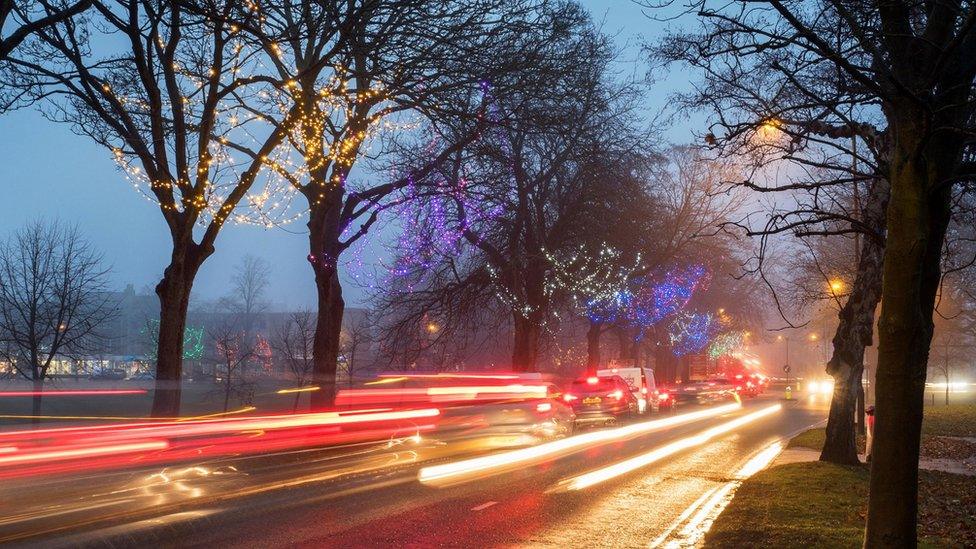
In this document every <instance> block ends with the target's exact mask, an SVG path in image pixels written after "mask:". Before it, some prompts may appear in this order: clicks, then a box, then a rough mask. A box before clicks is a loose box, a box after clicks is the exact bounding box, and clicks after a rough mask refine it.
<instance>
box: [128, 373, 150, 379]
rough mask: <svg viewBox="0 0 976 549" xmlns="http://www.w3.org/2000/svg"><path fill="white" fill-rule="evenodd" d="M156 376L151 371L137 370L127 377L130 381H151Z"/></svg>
mask: <svg viewBox="0 0 976 549" xmlns="http://www.w3.org/2000/svg"><path fill="white" fill-rule="evenodd" d="M155 379H156V376H154V375H153V374H152V372H138V373H136V374H134V375H133V376H132V377H130V378H129V380H130V381H153V380H155Z"/></svg>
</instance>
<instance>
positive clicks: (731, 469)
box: [0, 395, 826, 548]
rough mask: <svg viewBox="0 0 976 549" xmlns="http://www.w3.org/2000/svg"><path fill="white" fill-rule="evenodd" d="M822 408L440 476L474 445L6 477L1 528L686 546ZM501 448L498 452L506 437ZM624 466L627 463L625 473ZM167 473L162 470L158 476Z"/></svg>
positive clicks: (770, 399)
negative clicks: (435, 480) (445, 479)
mask: <svg viewBox="0 0 976 549" xmlns="http://www.w3.org/2000/svg"><path fill="white" fill-rule="evenodd" d="M776 404H782V409H781V410H778V411H775V413H770V414H768V415H765V416H763V417H760V418H758V419H755V420H754V421H750V422H748V423H745V424H742V425H737V426H734V428H730V429H728V430H727V432H726V431H722V430H721V429H719V430H718V431H716V430H715V429H716V428H717V427H720V426H722V425H731V424H730V423H729V422H734V421H735V420H737V419H741V418H745V417H746V416H748V415H750V414H753V413H755V412H757V411H759V410H764V409H766V408H768V407H770V406H774V405H776ZM684 412H685V411H684V410H682V411H680V412H679V413H684ZM825 415H826V408H825V407H824V405H823V404H822V403H819V404H817V403H809V402H805V401H783V400H781V399H780V398H779V395H767V396H763V397H759V398H756V399H749V400H747V401H746V402H744V403H743V407H742V409H741V410H737V411H734V412H732V413H728V414H723V415H721V416H717V417H711V418H708V419H703V420H700V421H695V422H691V423H687V424H683V425H679V426H674V427H668V428H667V429H664V430H659V431H656V432H651V433H647V434H643V435H641V436H636V437H633V438H630V439H628V440H619V441H611V442H608V443H605V444H596V445H590V446H588V447H586V448H585V449H583V450H582V451H579V452H576V453H571V454H569V455H561V456H560V457H558V459H552V460H547V461H544V462H542V463H534V464H531V465H527V466H524V467H519V468H516V469H515V470H510V471H507V472H505V473H503V474H497V475H494V476H488V477H478V478H476V479H475V480H472V481H470V482H464V483H461V484H457V485H453V486H449V487H446V488H437V487H432V486H429V485H425V484H423V483H421V482H419V481H418V473H419V471H420V470H421V468H423V467H427V466H430V465H434V464H443V463H452V462H456V461H458V460H460V459H463V458H465V457H469V456H470V455H472V454H473V453H474V452H476V451H479V450H478V449H481V450H480V451H483V449H484V448H485V446H484V445H483V444H482V445H480V446H476V445H470V446H468V447H465V446H464V444H463V443H458V442H452V443H443V444H442V443H438V441H436V440H423V441H421V442H418V443H417V444H416V445H415V446H411V445H410V444H409V443H408V442H402V443H399V444H397V445H394V446H389V445H388V446H386V447H384V446H383V445H371V446H370V445H359V446H357V447H355V448H344V449H342V450H337V449H326V450H314V451H311V450H306V451H299V452H288V453H283V454H277V455H273V456H259V457H251V458H248V459H239V460H220V461H215V462H208V463H203V464H194V465H193V467H190V466H182V467H172V468H168V469H164V470H163V471H159V470H153V469H148V468H147V469H145V470H141V471H125V472H116V473H110V474H104V473H102V474H98V475H91V476H89V477H79V478H70V479H48V480H36V479H34V480H23V481H12V482H5V483H4V485H3V491H4V492H5V493H6V494H7V497H5V498H3V499H4V501H3V503H0V517H4V518H3V519H2V520H0V542H7V543H9V544H11V545H12V546H17V545H22V546H31V547H77V546H95V547H130V546H140V547H147V546H152V547H261V548H273V547H473V546H475V547H512V546H519V547H572V546H601V547H648V546H661V547H690V546H696V545H699V544H700V542H701V539H702V536H703V535H704V532H705V531H706V530H707V527H708V525H710V523H711V521H712V520H714V517H715V516H717V514H718V513H719V512H721V509H722V508H724V506H725V505H726V504H727V502H728V500H729V499H730V498H731V497H732V496H733V494H734V490H735V488H736V487H737V485H738V483H739V482H741V480H742V479H743V478H744V477H745V476H747V475H748V474H751V473H753V472H755V470H756V466H755V465H756V464H758V467H759V468H761V467H762V466H763V465H764V464H765V463H768V462H769V461H770V460H772V459H773V458H775V456H776V453H777V452H778V451H779V449H780V448H781V447H782V446H785V441H786V440H788V439H789V438H790V437H791V436H793V435H795V434H796V433H798V432H801V431H803V430H805V429H807V428H809V427H812V426H815V425H817V424H818V423H820V422H822V421H823V419H824V417H825ZM747 419H748V418H747ZM642 421H643V420H642ZM709 429H712V431H711V432H710V435H709V436H704V435H703V433H706V432H707V431H708V430H709ZM482 442H483V441H482ZM777 444H779V445H780V446H777ZM499 446H501V444H498V445H496V446H495V447H494V448H495V450H494V451H495V452H501V451H504V450H501V449H499ZM662 448H664V449H666V450H667V451H665V450H662ZM766 457H768V459H765V458H766ZM757 460H759V461H757ZM635 464H636V466H635ZM624 465H627V467H626V468H627V469H628V470H629V469H632V470H629V471H628V472H624V473H622V474H619V475H618V474H617V473H620V469H621V468H622V467H624ZM194 468H196V469H194ZM607 468H610V469H607ZM157 469H158V468H157ZM593 471H600V472H602V471H614V473H613V474H612V475H605V476H607V477H608V478H606V479H604V480H603V481H601V482H597V483H596V484H593V485H591V486H588V487H585V488H582V489H578V490H568V489H567V488H566V487H567V482H568V481H570V480H572V479H573V478H578V477H579V476H580V475H582V474H585V473H589V472H593ZM161 472H162V473H164V476H165V482H164V481H160V480H159V479H160V477H159V476H158V474H159V473H161ZM613 475H616V476H613ZM610 476H612V478H609V477H610ZM150 478H152V479H154V480H152V481H151V482H150V481H149V479H150ZM96 494H97V495H98V497H95V495H96Z"/></svg>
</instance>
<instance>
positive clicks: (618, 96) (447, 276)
mask: <svg viewBox="0 0 976 549" xmlns="http://www.w3.org/2000/svg"><path fill="white" fill-rule="evenodd" d="M561 24H564V25H566V26H565V31H566V32H565V33H563V34H562V35H561V36H560V37H559V39H558V40H556V41H553V42H552V43H551V44H550V48H551V49H552V50H553V52H554V53H553V55H554V56H556V55H561V53H562V52H566V51H572V52H573V53H574V55H573V58H572V60H571V61H570V60H566V61H567V63H566V65H564V66H550V67H545V74H546V76H547V77H548V79H549V83H550V88H549V89H548V90H547V91H546V92H544V93H539V94H536V92H537V91H539V90H534V89H529V90H524V91H515V92H510V93H508V94H507V95H506V96H503V97H501V96H500V97H494V98H493V99H492V104H491V110H490V113H491V116H494V117H497V118H498V119H500V120H503V121H505V122H504V123H501V124H499V126H498V127H497V128H495V129H492V130H491V131H486V132H485V133H484V135H483V136H482V138H481V139H479V140H478V141H477V142H475V143H472V144H471V145H470V146H468V147H465V148H464V149H463V150H459V151H457V152H456V153H454V154H451V156H450V158H449V161H446V162H443V163H442V164H441V165H440V166H439V167H438V169H436V170H434V171H431V172H430V173H429V174H428V175H427V176H426V177H423V178H421V177H414V178H413V180H414V182H415V183H416V186H415V187H411V188H409V189H407V191H408V192H409V193H415V194H419V195H421V196H428V197H429V198H427V199H426V200H425V201H423V202H420V201H417V200H414V199H413V198H412V197H409V196H408V198H407V200H408V201H409V202H411V203H420V204H422V205H421V206H419V207H417V209H415V210H412V211H410V212H407V213H405V214H403V215H401V216H400V217H401V220H402V222H403V223H404V224H405V225H407V226H406V227H405V234H404V237H403V238H402V239H401V241H399V242H398V248H399V249H398V250H397V251H398V257H397V260H396V263H395V265H394V266H393V268H392V270H393V272H394V273H396V274H395V277H397V280H396V281H395V282H394V283H393V284H391V285H390V289H391V290H392V291H391V292H390V293H388V294H387V295H386V296H384V297H383V298H382V299H383V300H384V302H386V303H390V304H391V307H386V306H384V305H381V306H379V307H378V309H380V310H390V311H394V308H396V309H398V310H397V311H395V312H397V313H404V314H403V316H402V317H400V318H399V319H398V320H397V322H396V323H394V324H393V325H392V326H395V327H396V328H395V329H396V331H398V332H400V334H401V335H402V334H416V333H418V332H417V329H418V327H422V326H423V323H422V322H421V320H422V319H423V318H425V317H428V316H429V317H432V318H437V319H440V320H441V322H440V324H441V325H442V326H443V330H442V331H441V332H440V333H439V337H444V336H445V334H448V333H449V332H450V331H456V330H459V329H463V328H464V327H465V326H466V325H467V320H466V319H464V318H463V317H465V316H468V315H471V318H474V317H478V316H481V315H482V314H483V313H484V312H485V311H496V312H499V313H502V314H503V315H505V316H507V317H508V318H507V323H508V324H509V325H510V326H511V329H512V331H511V334H512V340H513V341H512V359H511V363H512V367H513V368H514V369H516V370H519V371H534V370H535V368H536V362H537V360H538V357H539V352H540V344H541V343H542V341H543V338H544V336H545V335H546V333H547V330H548V329H549V326H548V325H549V323H551V322H554V320H555V319H554V315H553V313H554V312H555V308H554V305H555V304H556V303H557V302H558V301H559V300H560V299H562V298H563V297H564V296H563V297H560V296H558V295H556V294H558V293H561V288H558V287H557V286H558V285H556V284H554V283H555V282H556V277H554V276H553V269H552V265H551V263H550V261H551V259H552V258H554V257H558V256H560V255H562V254H563V252H565V251H567V250H570V249H572V250H576V249H578V248H579V246H581V245H582V244H584V243H585V242H586V241H588V240H589V237H590V233H592V232H594V231H596V230H597V225H598V224H600V223H601V221H600V220H602V219H606V217H601V216H599V215H596V214H597V213H598V210H599V211H600V212H602V211H605V209H604V206H605V203H606V201H607V199H608V197H613V196H615V193H617V192H618V191H619V190H620V188H621V186H619V185H618V184H617V178H616V176H617V174H618V171H616V170H617V167H618V166H617V161H618V160H617V159H619V158H621V157H628V156H632V155H635V154H637V152H638V151H639V149H640V146H641V144H642V143H643V141H642V139H641V137H642V136H640V135H639V134H638V132H636V131H635V130H633V127H632V122H633V120H634V118H635V116H634V111H633V110H632V109H633V102H632V99H633V92H634V90H633V88H632V87H629V86H626V85H620V84H619V83H617V82H614V83H612V84H611V83H610V82H609V79H608V77H607V72H606V71H607V65H608V63H610V61H611V60H612V58H613V53H612V50H611V49H610V47H609V43H608V41H607V38H606V37H604V36H602V35H601V34H600V33H599V32H598V31H597V30H596V29H595V28H594V27H593V26H592V24H591V22H590V21H589V20H588V19H587V18H585V17H584V18H580V19H576V20H573V21H567V22H563V23H561ZM570 25H571V26H570ZM447 141H448V142H449V143H454V142H457V139H453V138H448V140H447ZM428 155H429V151H426V150H422V149H421V150H414V151H411V152H408V153H406V154H405V156H406V160H405V163H407V164H408V165H422V163H423V159H424V158H425V157H426V156H428ZM458 305H461V307H458ZM503 318H504V317H503ZM388 326H389V325H388ZM420 333H421V334H422V332H420Z"/></svg>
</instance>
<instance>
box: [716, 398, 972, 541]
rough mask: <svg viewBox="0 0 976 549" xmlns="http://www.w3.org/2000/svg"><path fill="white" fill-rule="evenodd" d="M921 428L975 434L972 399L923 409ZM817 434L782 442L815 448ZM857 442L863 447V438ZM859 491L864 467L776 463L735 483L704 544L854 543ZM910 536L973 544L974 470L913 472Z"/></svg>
mask: <svg viewBox="0 0 976 549" xmlns="http://www.w3.org/2000/svg"><path fill="white" fill-rule="evenodd" d="M922 432H923V434H924V437H923V441H926V440H928V441H932V440H945V439H934V438H930V437H937V436H956V437H971V436H976V404H955V405H950V406H948V407H938V408H926V409H925V420H924V423H923V425H922ZM824 436H825V430H824V429H810V430H809V431H805V432H803V433H801V434H800V435H798V436H796V437H794V438H793V439H792V440H791V441H790V443H789V445H788V447H792V448H810V449H813V450H820V449H821V448H822V447H823V442H824ZM858 445H859V447H860V449H861V450H862V451H863V447H864V446H863V445H864V440H863V438H861V437H859V440H858ZM923 447H924V444H923ZM867 495H868V468H867V467H866V466H855V467H848V466H842V465H834V464H830V463H821V462H819V461H814V462H806V463H790V464H784V465H778V466H775V467H772V468H769V469H766V470H765V471H761V472H760V473H758V474H756V475H755V476H753V477H752V478H750V479H749V480H747V481H745V482H744V483H743V484H742V486H741V487H740V488H739V489H738V490H737V491H736V493H735V497H734V498H733V499H732V502H731V503H730V504H729V506H728V508H726V509H725V511H724V512H723V513H722V514H721V515H719V517H718V519H717V520H716V521H715V524H714V525H713V526H712V528H711V530H710V531H709V533H708V535H707V536H706V537H705V546H706V547H723V548H724V547H735V548H739V547H804V548H808V547H813V548H817V547H823V548H828V547H830V548H833V547H851V548H857V547H860V546H861V542H862V536H863V535H864V519H865V516H866V510H867ZM918 541H919V546H920V547H976V477H973V476H964V475H954V474H950V473H943V472H937V471H919V540H918Z"/></svg>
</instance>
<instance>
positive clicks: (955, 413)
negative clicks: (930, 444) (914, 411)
mask: <svg viewBox="0 0 976 549" xmlns="http://www.w3.org/2000/svg"><path fill="white" fill-rule="evenodd" d="M922 434H923V435H936V436H946V437H976V404H950V405H949V406H938V407H930V408H926V409H925V419H924V420H923V421H922Z"/></svg>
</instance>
